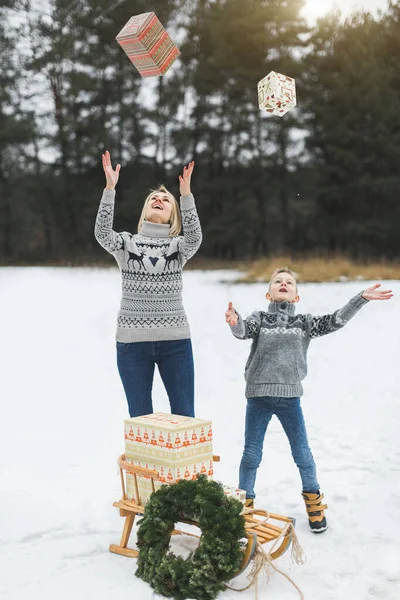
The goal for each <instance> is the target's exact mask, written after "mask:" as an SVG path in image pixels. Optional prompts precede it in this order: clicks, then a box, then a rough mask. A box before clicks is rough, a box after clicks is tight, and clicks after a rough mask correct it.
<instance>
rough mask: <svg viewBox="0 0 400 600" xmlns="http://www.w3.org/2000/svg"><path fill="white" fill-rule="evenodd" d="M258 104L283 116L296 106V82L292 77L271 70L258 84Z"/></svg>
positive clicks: (270, 111)
mask: <svg viewBox="0 0 400 600" xmlns="http://www.w3.org/2000/svg"><path fill="white" fill-rule="evenodd" d="M257 88H258V106H259V107H260V108H261V109H264V110H266V111H267V112H269V113H272V114H274V115H278V116H279V117H282V116H283V115H284V114H286V113H287V112H288V111H289V110H290V109H291V108H293V107H294V106H296V84H295V81H294V79H293V78H292V77H287V76H286V75H282V73H276V72H275V71H271V72H270V73H268V75H267V76H266V77H264V79H261V81H259V82H258V84H257Z"/></svg>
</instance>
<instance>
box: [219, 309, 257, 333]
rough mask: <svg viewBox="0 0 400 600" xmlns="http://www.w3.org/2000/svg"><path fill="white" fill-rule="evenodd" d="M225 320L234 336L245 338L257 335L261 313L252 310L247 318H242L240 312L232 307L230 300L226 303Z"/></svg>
mask: <svg viewBox="0 0 400 600" xmlns="http://www.w3.org/2000/svg"><path fill="white" fill-rule="evenodd" d="M225 320H226V322H227V323H228V325H229V326H230V328H231V331H232V333H233V335H234V336H235V337H237V338H238V339H239V340H247V339H249V338H255V337H257V335H258V333H259V331H260V326H261V315H260V313H259V312H258V311H255V312H253V313H252V314H251V315H250V317H248V318H247V319H242V317H241V316H240V314H239V313H238V312H237V311H236V310H235V309H234V308H233V306H232V302H229V304H228V310H227V311H226V313H225Z"/></svg>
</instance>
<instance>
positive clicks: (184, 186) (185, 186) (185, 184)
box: [179, 160, 194, 196]
mask: <svg viewBox="0 0 400 600" xmlns="http://www.w3.org/2000/svg"><path fill="white" fill-rule="evenodd" d="M193 169H194V160H192V162H191V163H189V164H188V166H187V167H184V168H183V174H182V175H179V184H180V185H179V192H180V195H181V196H189V194H190V193H191V192H190V179H191V177H192V173H193Z"/></svg>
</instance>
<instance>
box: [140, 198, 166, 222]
mask: <svg viewBox="0 0 400 600" xmlns="http://www.w3.org/2000/svg"><path fill="white" fill-rule="evenodd" d="M171 213H172V200H171V198H170V197H169V196H168V194H166V193H165V192H155V193H154V194H153V195H152V196H151V198H150V200H149V201H148V202H147V206H146V221H151V222H152V223H169V221H170V219H171Z"/></svg>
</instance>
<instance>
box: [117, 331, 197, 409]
mask: <svg viewBox="0 0 400 600" xmlns="http://www.w3.org/2000/svg"><path fill="white" fill-rule="evenodd" d="M117 365H118V371H119V374H120V376H121V379H122V384H123V386H124V389H125V394H126V399H127V401H128V407H129V414H130V416H131V417H139V416H141V415H149V414H151V413H152V412H153V402H152V396H151V391H152V387H153V377H154V368H155V365H157V366H158V370H159V373H160V375H161V379H162V381H163V383H164V386H165V389H166V390H167V394H168V398H169V402H170V406H171V413H172V414H174V415H183V416H185V417H194V365H193V352H192V342H191V340H190V339H186V340H167V341H161V342H132V343H129V344H125V343H122V342H117Z"/></svg>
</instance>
